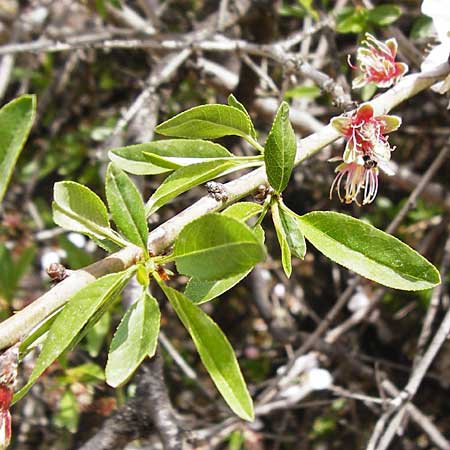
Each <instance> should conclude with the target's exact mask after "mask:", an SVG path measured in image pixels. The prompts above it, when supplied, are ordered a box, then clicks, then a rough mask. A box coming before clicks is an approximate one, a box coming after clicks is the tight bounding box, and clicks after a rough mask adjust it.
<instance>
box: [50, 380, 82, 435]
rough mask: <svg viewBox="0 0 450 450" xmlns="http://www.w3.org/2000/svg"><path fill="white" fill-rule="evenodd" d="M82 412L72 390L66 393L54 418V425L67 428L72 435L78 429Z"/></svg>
mask: <svg viewBox="0 0 450 450" xmlns="http://www.w3.org/2000/svg"><path fill="white" fill-rule="evenodd" d="M79 419H80V412H79V408H78V403H77V399H76V397H75V395H74V394H73V392H72V391H71V390H70V388H68V389H66V390H65V391H64V394H63V395H62V397H61V399H60V400H59V406H58V410H57V412H56V414H55V415H54V416H53V424H54V425H55V426H57V427H59V428H67V429H68V430H69V431H70V432H71V433H75V432H76V431H77V429H78V422H79Z"/></svg>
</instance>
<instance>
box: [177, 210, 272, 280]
mask: <svg viewBox="0 0 450 450" xmlns="http://www.w3.org/2000/svg"><path fill="white" fill-rule="evenodd" d="M172 258H173V259H175V262H176V265H177V270H178V272H180V273H182V274H185V275H190V276H192V277H196V278H199V279H201V280H220V279H222V278H226V277H230V276H232V275H237V274H239V273H242V272H245V271H247V270H249V269H251V268H252V267H253V266H254V265H255V264H257V263H258V262H260V261H262V260H263V259H264V258H265V250H264V247H263V246H262V245H261V242H260V241H259V239H258V237H257V236H256V235H255V234H254V233H253V231H252V230H251V229H250V228H248V227H247V226H246V225H245V224H243V223H242V222H240V221H238V220H236V219H233V218H231V217H226V216H224V215H221V214H207V215H205V216H202V217H200V218H198V219H196V220H194V221H192V222H190V223H189V224H187V225H186V226H185V227H184V228H183V229H182V230H181V232H180V234H179V236H178V238H177V240H176V241H175V247H174V251H173V255H172Z"/></svg>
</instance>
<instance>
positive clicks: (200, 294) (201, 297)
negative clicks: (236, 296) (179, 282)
mask: <svg viewBox="0 0 450 450" xmlns="http://www.w3.org/2000/svg"><path fill="white" fill-rule="evenodd" d="M251 270H252V269H249V270H246V271H245V272H242V273H238V274H237V275H233V276H231V277H228V278H224V279H223V280H199V279H198V278H191V279H190V280H189V281H188V284H187V285H186V289H185V290H184V295H186V297H188V298H189V299H190V300H192V301H193V302H194V303H195V304H196V305H200V304H202V303H206V302H209V301H210V300H213V299H215V298H217V297H219V296H220V295H222V294H223V293H225V292H227V291H229V290H230V289H231V288H232V287H234V286H236V284H238V283H239V282H240V281H241V280H242V279H244V278H245V277H246V276H247V275H248V274H249V273H250V272H251Z"/></svg>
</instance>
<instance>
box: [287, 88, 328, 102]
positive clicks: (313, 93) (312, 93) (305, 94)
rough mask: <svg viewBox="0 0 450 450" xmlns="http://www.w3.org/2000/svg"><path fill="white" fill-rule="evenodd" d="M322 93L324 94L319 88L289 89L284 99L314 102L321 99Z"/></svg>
mask: <svg viewBox="0 0 450 450" xmlns="http://www.w3.org/2000/svg"><path fill="white" fill-rule="evenodd" d="M321 93H322V92H321V90H320V87H319V86H315V85H313V86H297V87H294V88H292V89H288V90H287V91H286V92H285V93H284V97H285V98H287V99H289V98H299V97H301V98H308V99H311V100H314V99H315V98H317V97H319V96H320V94H321Z"/></svg>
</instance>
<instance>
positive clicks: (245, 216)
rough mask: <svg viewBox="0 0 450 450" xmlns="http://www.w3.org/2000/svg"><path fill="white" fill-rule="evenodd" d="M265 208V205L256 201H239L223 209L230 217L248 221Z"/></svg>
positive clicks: (223, 212) (224, 213)
mask: <svg viewBox="0 0 450 450" xmlns="http://www.w3.org/2000/svg"><path fill="white" fill-rule="evenodd" d="M262 210H263V207H262V206H261V205H259V204H258V203H254V202H238V203H234V204H233V205H231V206H229V207H228V208H226V209H224V210H223V211H222V214H223V215H225V216H228V217H233V218H234V219H236V220H239V221H241V222H247V220H249V219H251V218H252V217H254V216H256V215H258V214H260V213H261V211H262Z"/></svg>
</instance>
